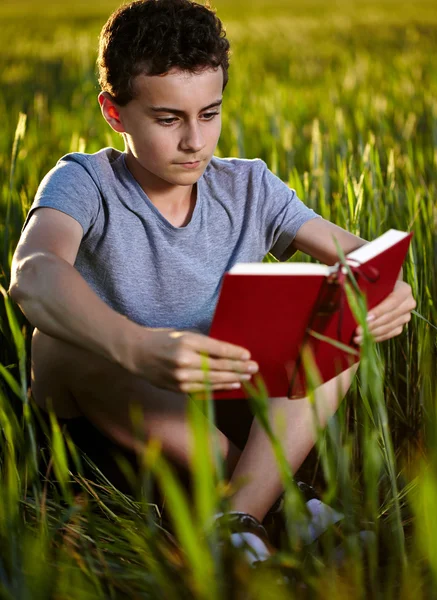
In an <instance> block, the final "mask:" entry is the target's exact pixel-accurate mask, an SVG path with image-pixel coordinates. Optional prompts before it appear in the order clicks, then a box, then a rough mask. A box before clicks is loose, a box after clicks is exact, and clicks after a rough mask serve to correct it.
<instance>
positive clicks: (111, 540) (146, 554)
mask: <svg viewBox="0 0 437 600" xmlns="http://www.w3.org/2000/svg"><path fill="white" fill-rule="evenodd" d="M116 6H117V4H116V3H114V2H109V1H100V2H95V3H93V4H92V6H91V5H90V3H85V2H83V1H82V0H80V1H78V2H75V3H74V6H72V7H68V8H67V7H66V6H65V5H63V4H59V3H55V2H49V1H48V2H45V3H38V2H36V3H29V2H24V1H18V2H15V3H13V4H4V5H2V6H0V16H1V19H2V39H3V45H4V49H3V51H2V54H1V56H0V79H1V84H2V85H1V87H0V110H1V114H2V115H4V117H5V118H4V119H3V122H2V136H0V215H1V218H0V284H1V285H2V288H3V291H4V290H5V289H7V287H8V283H9V277H10V265H11V259H12V255H13V252H14V249H15V247H16V244H17V241H18V239H19V236H20V230H21V226H22V223H23V221H24V218H25V215H26V213H27V211H28V209H29V207H30V205H31V203H32V200H33V197H34V195H35V192H36V189H37V187H38V184H39V182H40V181H41V179H42V177H43V176H44V175H45V173H46V172H47V171H48V170H49V169H50V168H52V167H53V165H54V164H55V163H56V161H57V160H58V159H59V158H60V157H61V156H62V155H64V154H66V153H68V152H71V151H75V150H80V151H86V152H94V151H97V150H98V149H99V148H101V147H103V146H106V145H112V146H114V147H117V148H120V149H122V144H121V140H120V138H119V137H118V136H116V134H114V132H112V131H111V130H110V129H109V127H108V126H107V124H106V123H105V122H104V121H103V119H102V117H101V115H100V111H99V107H98V104H97V100H96V96H97V93H98V87H97V83H96V76H95V68H94V61H95V52H96V41H97V35H98V31H99V28H100V27H101V26H102V24H103V22H104V21H105V19H106V17H107V16H108V14H109V13H110V11H111V10H112V9H113V8H115V7H116ZM217 7H218V14H219V16H221V17H222V18H223V20H224V21H225V23H226V25H227V31H228V36H229V38H230V40H231V43H232V49H233V57H232V64H231V70H230V82H229V87H228V88H227V90H226V92H225V103H224V118H223V132H222V137H221V139H220V143H219V148H218V154H219V155H221V156H243V157H244V156H245V157H249V158H252V157H260V158H262V159H264V160H265V161H266V162H267V164H268V165H269V167H270V168H271V169H272V170H273V171H274V172H275V173H277V174H278V175H279V176H280V177H281V178H282V179H283V180H284V181H286V182H287V183H288V184H289V185H290V186H291V187H293V188H295V189H296V191H297V193H298V196H299V197H301V198H302V199H303V200H304V201H305V202H306V203H307V204H308V205H309V206H311V207H313V208H314V209H315V210H317V211H318V212H319V213H320V214H322V216H324V217H325V218H327V219H329V220H331V221H333V222H335V223H337V224H338V225H340V226H342V227H344V228H346V229H348V230H350V231H352V232H353V233H355V234H358V235H360V236H362V237H364V238H366V239H372V238H373V237H376V236H377V235H379V234H380V233H382V232H383V231H385V230H386V229H388V228H390V227H394V228H397V229H401V230H412V231H413V232H414V237H413V242H412V245H411V250H410V253H409V256H408V259H407V261H406V264H405V267H404V278H405V279H406V281H408V282H409V283H410V284H411V286H412V288H413V293H414V296H415V298H416V301H417V308H416V314H415V315H414V316H413V319H412V321H411V323H410V324H409V327H408V328H407V330H406V331H405V332H404V333H403V334H402V335H401V336H400V337H398V338H396V339H393V340H391V341H389V342H385V343H383V344H379V345H377V346H375V345H374V344H373V343H372V341H371V340H369V339H368V338H366V339H365V344H364V350H363V359H362V361H361V366H360V374H359V376H358V377H357V379H356V381H355V382H354V385H353V387H352V389H351V391H350V392H349V394H348V397H347V399H346V401H344V402H343V403H342V406H341V408H340V410H339V411H338V413H337V415H336V417H335V418H333V419H332V420H331V421H330V423H329V425H328V427H327V428H326V431H325V432H320V434H319V437H318V441H317V444H316V450H315V451H314V452H313V454H312V456H311V457H310V459H309V461H307V463H306V465H305V468H304V472H305V476H306V477H307V478H310V479H311V480H314V481H315V482H316V484H317V485H318V486H319V489H320V490H321V491H323V494H324V499H325V500H326V501H327V502H329V503H332V504H333V505H335V506H336V507H338V508H340V509H341V510H343V511H344V512H345V513H346V515H347V526H346V529H345V531H344V532H343V535H344V537H345V545H346V548H347V561H346V567H343V568H339V567H338V566H336V565H335V563H334V561H333V558H332V548H331V546H332V543H333V542H332V539H329V537H328V539H327V540H326V542H325V544H324V545H323V547H322V548H321V549H316V548H309V549H308V548H304V547H302V545H301V544H300V543H299V539H298V538H297V537H296V535H295V531H294V530H293V528H292V527H291V525H290V522H291V523H292V522H294V521H296V520H297V519H298V517H297V516H296V515H298V514H299V508H298V505H299V497H298V495H297V493H296V489H295V486H294V483H293V479H292V477H291V473H290V472H289V469H287V464H286V462H284V457H283V452H282V449H281V446H280V444H279V443H278V441H277V440H276V439H275V436H274V435H272V433H271V432H269V430H268V422H267V421H266V418H265V415H266V408H267V405H266V399H265V397H264V396H263V395H262V393H261V394H254V397H253V399H252V403H253V409H254V412H255V413H256V416H257V417H256V418H258V419H260V420H261V422H262V423H264V425H265V426H266V429H267V433H268V434H269V435H270V437H271V441H272V444H273V447H274V449H275V453H276V456H277V459H278V461H279V464H280V465H281V472H282V475H283V481H284V486H285V487H286V489H287V494H286V499H287V503H286V512H288V513H290V512H293V515H294V518H293V519H292V520H290V522H289V524H288V528H285V531H284V536H283V539H282V543H281V548H280V553H279V555H278V557H277V559H276V564H275V565H273V566H272V567H271V568H270V569H259V570H257V571H256V572H252V571H250V570H249V569H247V568H246V566H245V564H244V562H242V561H241V560H238V557H236V559H235V561H229V560H228V558H227V557H226V555H222V553H221V552H220V551H218V550H217V545H216V544H215V537H214V536H215V535H216V534H215V533H214V531H211V530H210V528H208V517H209V516H210V515H211V514H213V513H214V511H215V510H216V509H220V508H223V507H224V506H225V505H226V500H227V497H228V495H229V493H230V491H229V489H228V488H227V487H226V485H224V484H223V478H222V477H221V470H220V468H221V467H222V466H220V464H217V457H215V456H214V453H213V452H212V450H211V449H209V448H208V447H207V444H206V436H205V431H204V428H202V427H201V425H200V423H201V421H200V420H199V419H198V418H197V417H198V416H199V414H200V413H201V412H205V414H207V416H208V417H209V418H212V406H211V403H210V402H204V401H200V400H198V399H195V398H193V400H192V404H191V408H190V419H191V423H192V427H193V430H194V432H195V444H196V449H197V452H196V454H195V456H196V459H195V460H194V459H193V474H194V478H195V481H196V486H195V490H196V491H195V497H194V499H193V504H194V510H193V509H192V508H191V504H192V503H190V501H189V500H188V499H187V498H186V496H185V492H184V490H183V488H181V487H180V485H179V483H178V479H177V477H176V475H175V472H174V471H173V469H172V466H171V465H169V464H167V463H166V462H165V461H164V460H163V458H162V456H161V455H160V453H159V448H157V447H156V446H154V445H151V446H147V447H146V448H145V451H144V456H143V466H144V468H143V470H142V477H141V478H140V484H141V485H139V486H138V494H137V496H136V497H135V498H133V497H129V496H125V495H123V494H121V493H120V492H118V491H117V490H115V489H114V488H113V487H111V485H110V484H109V482H108V481H106V480H105V479H104V477H103V476H102V475H99V474H98V473H96V480H95V481H89V480H88V479H86V478H84V477H81V476H80V475H79V474H77V470H76V471H73V470H72V469H71V465H72V464H74V461H75V460H76V461H77V462H78V463H79V462H82V464H84V463H86V457H85V456H83V455H82V456H81V455H80V453H79V454H77V453H76V454H77V455H76V454H75V453H74V447H71V444H68V440H67V441H64V438H63V437H62V435H61V432H60V430H59V427H58V425H57V423H56V420H53V421H52V424H51V432H50V435H51V440H52V442H51V445H50V447H49V449H48V454H47V463H46V464H49V465H50V468H51V469H53V470H54V473H55V475H56V479H57V480H58V482H59V484H58V485H54V484H53V483H50V482H49V481H47V480H46V479H45V477H41V476H39V475H38V470H39V469H41V465H40V464H39V458H40V457H39V455H38V453H37V450H36V446H35V435H34V433H35V432H34V428H33V422H34V419H35V417H36V415H35V414H34V409H33V407H32V405H31V402H30V398H29V394H28V385H29V343H30V333H31V328H30V326H29V324H28V323H27V322H26V320H25V318H24V317H23V315H21V313H20V312H19V310H18V309H17V308H16V307H14V306H13V305H12V304H11V303H10V302H9V301H8V300H7V298H6V296H5V295H4V296H3V297H4V303H3V305H2V308H1V309H0V339H1V344H0V375H1V379H0V423H1V431H2V435H0V474H1V475H0V476H1V481H2V483H1V486H0V548H1V549H0V597H1V598H7V599H9V598H14V599H18V598H20V599H21V598H23V599H25V598H26V599H27V598H46V597H47V598H49V597H53V598H75V599H76V598H88V597H92V598H96V597H98V598H100V597H101V598H119V597H120V598H121V597H126V596H129V597H135V598H146V597H147V598H150V597H152V598H155V597H165V598H178V599H179V598H185V597H186V598H192V597H195V598H206V597H207V598H222V597H223V598H225V597H229V595H230V594H231V590H234V592H235V594H237V595H238V594H239V595H244V594H245V595H246V596H247V597H250V598H261V597H262V598H269V597H270V596H273V594H274V595H275V597H278V598H282V597H283V598H292V597H294V596H298V597H308V598H318V597H326V596H328V597H333V598H342V597H346V596H347V597H350V596H352V595H354V596H356V597H366V596H369V595H371V596H372V597H374V598H400V597H402V598H410V597H412V596H413V595H414V598H419V599H420V598H426V599H428V598H433V597H435V596H436V595H437V594H436V592H435V589H437V588H436V578H437V562H436V555H435V551H434V540H435V538H436V535H437V531H436V526H435V519H434V510H435V503H436V499H437V483H436V477H435V473H436V465H437V462H436V460H437V456H436V451H435V448H436V442H437V426H436V425H437V424H436V414H435V400H436V386H435V384H436V370H435V359H436V336H435V325H436V323H437V318H436V306H435V298H436V293H437V285H436V272H437V269H436V267H437V265H436V205H435V198H436V196H437V193H436V192H437V190H436V181H437V177H436V175H437V101H436V98H437V69H436V61H437V59H436V58H435V57H436V56H437V36H436V33H437V14H436V13H435V9H434V7H433V3H431V2H429V3H428V2H424V1H423V0H420V1H419V2H418V3H414V5H413V4H411V3H406V2H396V3H394V2H391V1H388V0H384V2H380V3H376V2H370V1H368V0H363V1H360V2H353V3H351V2H349V3H347V2H345V1H340V2H336V3H335V4H332V5H331V4H328V3H323V2H321V1H320V0H313V1H312V2H307V3H295V2H286V1H285V0H282V1H281V0H276V1H275V2H273V3H269V5H266V4H265V3H263V2H260V1H257V2H251V3H248V2H247V3H246V2H243V3H240V4H239V5H238V10H237V9H236V8H235V3H231V2H229V1H227V0H222V1H221V2H217ZM293 260H300V261H302V260H307V257H305V256H304V255H296V256H294V257H293ZM69 455H70V459H69V460H68V456H69ZM50 459H51V460H50ZM214 465H215V467H214ZM149 473H153V474H154V475H155V476H156V478H157V480H158V484H159V485H160V486H161V487H162V489H163V490H165V493H166V497H167V499H168V500H167V501H168V505H169V507H171V510H170V514H171V519H172V522H171V523H169V524H168V527H167V524H163V523H162V522H161V521H160V518H159V513H158V511H157V509H156V507H154V506H153V505H152V504H151V503H150V495H149V491H150V476H149ZM73 481H74V482H75V484H74V486H73V485H72V482H73ZM368 523H371V524H372V528H373V530H374V531H375V533H376V542H375V543H373V544H371V545H370V548H369V550H368V552H367V554H365V555H363V554H362V552H361V550H360V547H359V546H358V545H357V543H356V540H357V535H356V534H357V531H359V529H360V528H362V527H363V526H365V525H366V524H368ZM163 525H166V528H167V529H171V530H172V532H173V535H171V534H170V533H168V532H166V528H164V527H163ZM181 548H182V550H181ZM280 574H282V576H284V575H285V576H286V577H287V579H286V580H285V579H283V580H282V581H283V582H282V584H279V583H278V578H279V575H280ZM235 590H236V591H235ZM234 592H233V593H234Z"/></svg>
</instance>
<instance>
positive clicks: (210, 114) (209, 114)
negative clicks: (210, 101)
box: [203, 112, 219, 121]
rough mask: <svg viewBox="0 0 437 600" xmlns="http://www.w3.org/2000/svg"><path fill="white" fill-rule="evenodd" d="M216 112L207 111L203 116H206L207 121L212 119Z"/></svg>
mask: <svg viewBox="0 0 437 600" xmlns="http://www.w3.org/2000/svg"><path fill="white" fill-rule="evenodd" d="M218 114H219V113H218V112H209V113H205V114H204V115H203V116H204V117H208V118H207V121H212V119H213V118H214V117H215V116H216V115H218Z"/></svg>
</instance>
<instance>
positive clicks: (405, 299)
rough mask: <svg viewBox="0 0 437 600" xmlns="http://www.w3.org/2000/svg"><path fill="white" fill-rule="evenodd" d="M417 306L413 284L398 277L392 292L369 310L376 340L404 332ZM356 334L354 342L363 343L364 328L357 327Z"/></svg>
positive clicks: (380, 340)
mask: <svg viewBox="0 0 437 600" xmlns="http://www.w3.org/2000/svg"><path fill="white" fill-rule="evenodd" d="M415 308H416V301H415V300H414V298H413V295H412V293H411V286H410V285H409V284H408V283H406V282H405V281H401V280H399V279H398V280H397V281H396V284H395V287H394V289H393V291H392V293H391V294H389V295H388V296H387V298H385V300H383V301H382V302H381V303H380V304H378V306H375V307H374V308H372V309H371V310H370V311H369V315H368V317H367V320H368V321H369V331H370V333H371V334H372V336H373V337H374V339H375V342H382V341H384V340H389V339H390V338H392V337H395V336H396V335H399V334H400V333H402V331H403V329H404V325H405V324H406V323H408V322H409V321H410V319H411V311H412V310H414V309H415ZM355 334H356V335H355V337H354V342H355V343H356V344H361V342H362V341H363V330H362V328H361V327H357V330H356V332H355Z"/></svg>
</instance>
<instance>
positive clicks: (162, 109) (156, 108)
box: [149, 99, 223, 116]
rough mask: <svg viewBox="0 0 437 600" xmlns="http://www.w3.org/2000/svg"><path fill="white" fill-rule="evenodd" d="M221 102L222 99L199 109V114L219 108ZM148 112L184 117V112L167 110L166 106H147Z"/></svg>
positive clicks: (172, 109) (175, 109) (174, 109)
mask: <svg viewBox="0 0 437 600" xmlns="http://www.w3.org/2000/svg"><path fill="white" fill-rule="evenodd" d="M222 102H223V99H220V100H216V101H215V102H212V104H208V106H205V107H204V108H201V109H200V111H199V112H203V111H204V110H208V108H214V107H216V106H220V105H221V104H222ZM149 110H151V111H153V112H168V113H172V114H174V115H181V116H185V115H186V113H185V111H183V110H179V109H177V108H169V107H168V106H149Z"/></svg>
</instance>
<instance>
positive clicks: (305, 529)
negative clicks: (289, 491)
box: [263, 481, 344, 547]
mask: <svg viewBox="0 0 437 600" xmlns="http://www.w3.org/2000/svg"><path fill="white" fill-rule="evenodd" d="M296 484H297V487H298V488H299V490H300V492H301V493H302V495H303V497H304V500H305V504H306V507H307V510H308V515H307V516H306V517H305V516H303V517H301V518H300V519H299V523H297V524H296V526H297V531H298V533H299V537H300V538H301V540H302V542H303V544H304V545H310V544H312V543H313V542H315V541H316V540H317V539H318V538H319V537H320V536H321V535H322V534H324V533H325V531H327V530H328V529H329V528H330V527H331V526H333V525H335V524H336V523H338V522H339V521H341V520H342V519H344V515H343V513H340V512H337V511H336V510H334V509H333V508H332V507H331V506H329V505H328V504H325V503H324V502H322V501H321V500H320V497H319V495H318V494H317V492H316V490H315V489H314V488H313V487H311V486H310V485H308V484H307V483H305V482H303V481H297V482H296ZM283 509H284V493H282V494H281V496H279V498H278V500H277V501H276V502H275V503H274V504H273V506H272V508H271V509H270V510H269V512H268V513H267V515H266V517H265V519H264V521H263V524H264V525H265V526H266V528H267V530H268V532H269V534H270V536H271V539H272V540H273V543H274V544H275V545H276V546H277V547H280V546H281V537H282V535H283V534H284V533H285V530H286V523H285V515H284V511H283Z"/></svg>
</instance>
